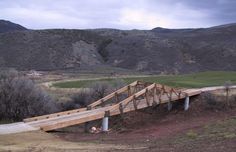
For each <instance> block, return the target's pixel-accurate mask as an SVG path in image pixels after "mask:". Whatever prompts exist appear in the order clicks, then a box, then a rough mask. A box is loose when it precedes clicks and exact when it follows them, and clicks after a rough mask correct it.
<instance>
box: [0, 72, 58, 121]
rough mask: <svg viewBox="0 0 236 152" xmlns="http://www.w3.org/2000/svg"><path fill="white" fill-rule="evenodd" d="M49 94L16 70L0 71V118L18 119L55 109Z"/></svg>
mask: <svg viewBox="0 0 236 152" xmlns="http://www.w3.org/2000/svg"><path fill="white" fill-rule="evenodd" d="M56 110H57V108H56V106H55V103H54V102H53V101H52V99H51V98H50V96H49V95H48V94H47V93H46V92H44V91H43V90H42V89H41V88H39V87H38V86H36V85H35V84H34V83H33V81H32V80H30V79H27V78H26V77H23V76H21V75H20V74H19V73H18V72H17V71H14V70H10V71H2V72H1V73H0V119H2V120H3V119H7V120H13V121H18V120H21V119H23V118H26V117H30V116H36V115H43V114H48V113H51V112H54V111H56Z"/></svg>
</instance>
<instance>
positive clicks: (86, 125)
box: [84, 122, 90, 133]
mask: <svg viewBox="0 0 236 152" xmlns="http://www.w3.org/2000/svg"><path fill="white" fill-rule="evenodd" d="M89 129H90V124H89V122H85V124H84V132H86V133H89Z"/></svg>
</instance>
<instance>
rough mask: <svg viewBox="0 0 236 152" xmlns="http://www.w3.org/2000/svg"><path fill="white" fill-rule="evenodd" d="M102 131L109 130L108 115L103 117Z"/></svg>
mask: <svg viewBox="0 0 236 152" xmlns="http://www.w3.org/2000/svg"><path fill="white" fill-rule="evenodd" d="M102 131H103V132H106V131H108V117H104V118H103V119H102Z"/></svg>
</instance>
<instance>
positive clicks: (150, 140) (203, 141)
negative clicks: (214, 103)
mask: <svg viewBox="0 0 236 152" xmlns="http://www.w3.org/2000/svg"><path fill="white" fill-rule="evenodd" d="M235 102H236V101H235ZM204 105H205V103H201V102H199V99H196V100H195V102H194V103H192V105H191V109H190V110H189V111H187V112H184V111H182V110H181V108H182V105H176V107H175V110H173V111H171V112H167V111H166V109H165V108H164V107H159V108H154V109H147V110H145V111H140V112H134V113H131V114H129V115H127V116H125V117H124V118H123V121H121V122H120V123H122V124H120V123H119V122H117V120H119V118H116V119H115V120H112V129H111V131H110V132H109V133H107V134H92V135H91V134H86V133H83V131H82V129H79V128H77V130H76V129H75V128H73V129H72V130H73V131H71V130H70V129H68V130H64V132H59V133H56V134H57V135H58V136H60V137H61V138H62V139H63V140H67V141H73V142H94V143H106V144H121V145H126V146H128V147H129V148H127V149H124V150H125V151H140V152H141V151H142V152H143V151H177V152H178V151H179V152H180V151H181V152H182V151H186V152H187V151H196V152H199V151H210V152H211V151H212V152H217V151H219V152H221V151H226V152H232V151H234V150H235V149H236V145H235V143H236V134H235V133H236V127H235V126H236V117H235V116H236V107H234V108H232V107H231V108H224V109H223V108H222V110H218V109H217V108H210V107H208V106H206V105H205V106H204ZM203 106H204V107H203ZM95 124H96V123H95ZM117 126H118V127H117ZM121 126H122V127H121ZM113 151H119V150H113Z"/></svg>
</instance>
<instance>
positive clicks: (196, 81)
mask: <svg viewBox="0 0 236 152" xmlns="http://www.w3.org/2000/svg"><path fill="white" fill-rule="evenodd" d="M120 79H123V80H124V81H125V82H126V83H127V84H128V83H131V82H133V81H136V80H141V81H146V82H156V83H161V84H165V85H169V86H173V87H185V88H198V87H206V86H217V85H224V83H225V82H226V81H231V82H232V83H233V84H235V83H236V72H223V71H214V72H201V73H196V74H186V75H169V76H145V77H127V78H120ZM97 81H105V82H109V83H112V82H114V81H115V79H112V78H111V79H107V78H106V79H101V80H80V81H69V82H60V83H55V84H53V86H54V87H58V88H85V87H89V86H90V85H91V84H92V83H94V82H97Z"/></svg>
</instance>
